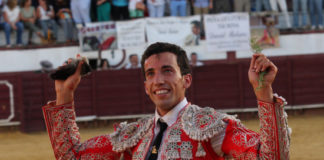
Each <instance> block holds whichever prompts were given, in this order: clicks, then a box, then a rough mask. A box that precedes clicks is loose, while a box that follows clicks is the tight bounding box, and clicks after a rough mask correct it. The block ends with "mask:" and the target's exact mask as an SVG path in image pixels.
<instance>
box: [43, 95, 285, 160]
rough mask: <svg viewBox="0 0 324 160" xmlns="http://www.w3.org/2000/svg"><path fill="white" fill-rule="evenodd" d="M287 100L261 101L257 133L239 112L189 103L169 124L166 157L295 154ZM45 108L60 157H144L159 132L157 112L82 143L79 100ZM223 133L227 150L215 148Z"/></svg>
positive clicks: (198, 159)
mask: <svg viewBox="0 0 324 160" xmlns="http://www.w3.org/2000/svg"><path fill="white" fill-rule="evenodd" d="M283 106H284V101H283V99H281V98H276V102H275V103H265V102H261V101H258V109H259V117H260V126H261V128H260V133H256V132H253V131H251V130H249V129H247V128H245V127H244V126H243V125H242V124H241V123H240V121H239V120H237V119H235V118H234V117H233V116H229V115H227V114H223V113H219V112H217V111H216V110H214V109H213V108H209V107H205V108H200V107H198V106H196V105H188V106H187V107H185V108H184V109H183V110H182V111H180V113H179V115H178V118H177V121H176V122H175V123H174V124H173V125H172V126H170V127H168V129H167V130H166V133H165V136H164V140H163V143H162V146H161V147H160V149H161V151H160V152H159V153H161V155H160V159H163V160H165V159H173V160H180V159H181V160H190V159H193V160H223V159H238V160H247V159H249V160H250V159H268V160H279V159H289V133H288V132H289V129H288V125H287V115H286V113H285V112H284V109H283ZM43 113H44V117H45V122H46V126H47V131H48V134H49V137H50V140H51V144H52V147H53V150H54V154H55V157H56V159H58V160H67V159H83V160H104V159H105V160H108V159H124V160H128V159H134V160H144V159H145V156H146V154H147V152H148V150H149V148H150V144H151V142H152V140H153V136H154V125H155V124H154V117H148V118H143V119H140V120H138V121H137V122H133V123H129V124H127V123H125V122H124V123H121V124H119V125H118V126H116V128H115V132H113V133H112V134H107V135H101V136H98V137H94V138H92V139H89V140H87V141H85V142H84V143H81V142H80V134H79V131H78V127H77V124H76V122H75V112H74V105H73V103H71V104H65V105H58V106H56V105H55V103H54V102H51V103H49V104H48V105H46V106H44V107H43ZM221 134H225V135H224V136H220V135H221ZM217 139H218V140H222V144H221V153H216V151H215V149H214V148H213V146H215V145H213V143H214V141H217Z"/></svg>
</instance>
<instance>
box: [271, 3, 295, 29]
mask: <svg viewBox="0 0 324 160" xmlns="http://www.w3.org/2000/svg"><path fill="white" fill-rule="evenodd" d="M277 3H278V4H279V7H280V10H281V12H282V13H283V14H284V16H285V19H286V26H287V27H288V28H291V23H290V19H289V15H288V10H287V3H286V0H270V6H271V9H272V10H273V11H276V12H278V6H277Z"/></svg>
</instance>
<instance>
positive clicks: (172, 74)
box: [144, 52, 192, 116]
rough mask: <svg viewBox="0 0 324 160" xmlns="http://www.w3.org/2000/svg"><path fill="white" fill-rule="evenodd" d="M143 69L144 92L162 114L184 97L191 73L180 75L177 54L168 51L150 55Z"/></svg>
mask: <svg viewBox="0 0 324 160" xmlns="http://www.w3.org/2000/svg"><path fill="white" fill-rule="evenodd" d="M144 71H145V78H146V81H145V82H144V84H145V92H146V94H147V95H149V96H150V98H151V100H152V101H153V102H154V104H155V105H156V107H157V110H158V112H159V114H160V115H161V116H163V115H164V114H166V113H167V112H168V111H170V110H171V109H172V108H173V107H175V106H176V105H177V104H178V103H180V101H181V100H182V99H183V98H184V96H185V90H186V89H187V88H189V86H190V84H191V80H192V78H191V75H190V74H187V75H183V76H182V75H181V71H180V67H179V65H178V63H177V56H176V55H175V54H173V53H170V52H163V53H160V54H155V55H152V56H150V57H149V58H148V59H146V60H145V62H144Z"/></svg>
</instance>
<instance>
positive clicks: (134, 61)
mask: <svg viewBox="0 0 324 160" xmlns="http://www.w3.org/2000/svg"><path fill="white" fill-rule="evenodd" d="M130 62H131V64H132V65H135V66H136V65H137V64H138V57H137V56H136V55H134V56H132V57H131V58H130Z"/></svg>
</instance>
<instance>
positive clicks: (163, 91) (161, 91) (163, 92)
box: [156, 90, 168, 94]
mask: <svg viewBox="0 0 324 160" xmlns="http://www.w3.org/2000/svg"><path fill="white" fill-rule="evenodd" d="M167 92H168V91H167V90H159V91H156V94H165V93H167Z"/></svg>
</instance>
